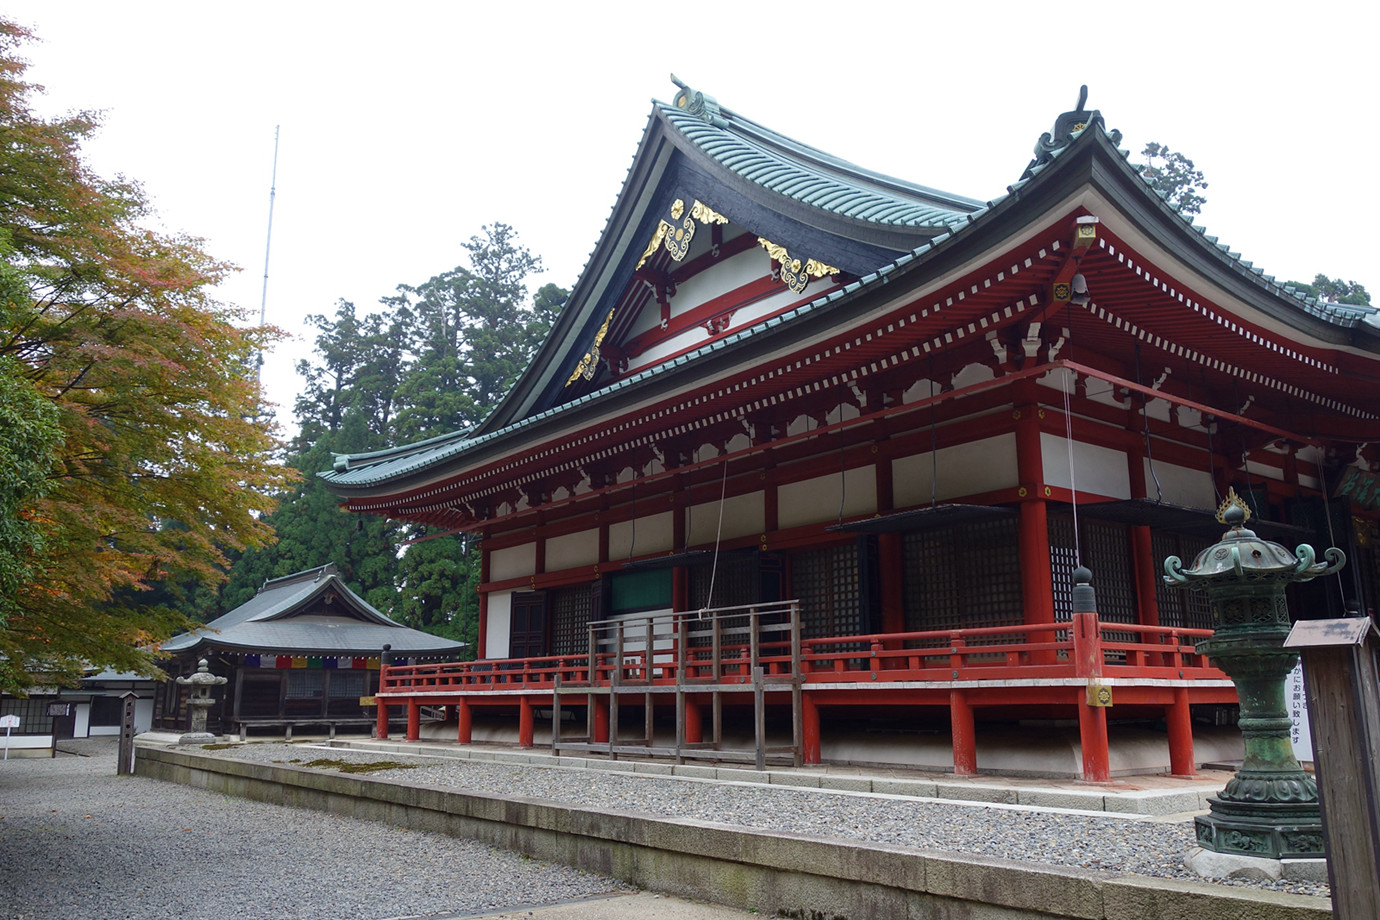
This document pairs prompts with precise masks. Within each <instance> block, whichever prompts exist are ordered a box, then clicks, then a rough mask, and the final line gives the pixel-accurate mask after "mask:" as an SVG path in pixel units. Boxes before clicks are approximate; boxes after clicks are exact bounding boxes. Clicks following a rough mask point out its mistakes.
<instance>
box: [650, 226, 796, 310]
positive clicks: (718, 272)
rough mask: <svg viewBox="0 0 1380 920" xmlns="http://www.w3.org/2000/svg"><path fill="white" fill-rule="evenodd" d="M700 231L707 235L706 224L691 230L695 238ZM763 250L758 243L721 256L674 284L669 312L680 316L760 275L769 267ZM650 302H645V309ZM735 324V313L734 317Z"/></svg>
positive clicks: (763, 275) (765, 272) (706, 237)
mask: <svg viewBox="0 0 1380 920" xmlns="http://www.w3.org/2000/svg"><path fill="white" fill-rule="evenodd" d="M701 232H703V233H704V234H705V239H708V238H709V228H708V227H706V226H701V227H700V228H699V230H696V231H695V237H696V239H698V238H699V234H700V233H701ZM767 263H768V259H767V253H766V250H764V249H763V248H762V247H761V246H754V247H752V248H751V249H745V250H743V251H742V252H740V253H738V254H737V255H736V256H733V257H732V258H729V259H724V260H723V261H722V262H719V263H718V264H717V265H715V266H714V267H712V268H711V269H709V271H704V272H700V273H699V274H698V275H696V276H695V277H693V278H690V279H688V280H686V281H685V283H684V284H680V285H677V286H676V296H675V297H672V298H671V316H672V317H676V316H683V315H685V314H686V313H689V312H690V311H691V310H694V309H695V308H696V307H698V306H700V305H701V304H705V303H708V302H709V301H711V300H713V299H714V298H715V297H722V296H723V295H724V294H727V293H728V292H729V291H734V290H737V289H738V288H740V287H742V286H743V285H745V284H748V283H750V282H753V281H756V280H757V279H758V278H764V277H766V275H767V272H769V271H770V270H771V269H770V268H769V267H768V264H767ZM652 307H653V305H652V304H648V309H649V310H650V309H652ZM734 324H735V325H736V324H737V317H736V316H735V317H734Z"/></svg>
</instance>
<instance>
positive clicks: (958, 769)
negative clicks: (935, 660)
mask: <svg viewBox="0 0 1380 920" xmlns="http://www.w3.org/2000/svg"><path fill="white" fill-rule="evenodd" d="M949 726H950V728H949V732H950V734H951V735H952V736H953V744H954V775H955V776H972V775H974V774H976V773H977V729H976V726H975V724H974V721H973V707H972V706H970V705H968V699H967V697H965V696H964V695H963V691H962V690H950V691H949Z"/></svg>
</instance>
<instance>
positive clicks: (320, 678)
mask: <svg viewBox="0 0 1380 920" xmlns="http://www.w3.org/2000/svg"><path fill="white" fill-rule="evenodd" d="M287 675H288V682H287V698H288V699H290V700H319V699H321V697H322V695H323V694H324V693H325V692H326V672H325V671H321V670H318V669H315V668H312V669H307V668H294V669H293V670H291V671H288V672H287Z"/></svg>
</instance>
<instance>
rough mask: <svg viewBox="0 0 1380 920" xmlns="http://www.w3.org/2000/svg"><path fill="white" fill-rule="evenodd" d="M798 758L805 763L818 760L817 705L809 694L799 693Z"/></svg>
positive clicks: (817, 761) (819, 754)
mask: <svg viewBox="0 0 1380 920" xmlns="http://www.w3.org/2000/svg"><path fill="white" fill-rule="evenodd" d="M800 759H801V760H802V761H803V762H804V763H806V764H817V763H819V762H820V759H821V753H820V738H819V705H818V704H817V703H815V701H814V700H813V699H811V698H810V694H808V693H803V692H802V693H801V695H800Z"/></svg>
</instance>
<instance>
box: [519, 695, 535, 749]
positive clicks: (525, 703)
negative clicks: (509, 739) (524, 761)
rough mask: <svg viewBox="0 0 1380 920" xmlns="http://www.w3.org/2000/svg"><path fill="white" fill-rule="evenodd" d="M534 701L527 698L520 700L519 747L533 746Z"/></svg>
mask: <svg viewBox="0 0 1380 920" xmlns="http://www.w3.org/2000/svg"><path fill="white" fill-rule="evenodd" d="M533 721H534V720H533V718H532V701H531V700H530V699H528V698H527V697H525V696H524V697H519V699H518V747H525V748H529V747H531V746H532V723H533Z"/></svg>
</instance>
